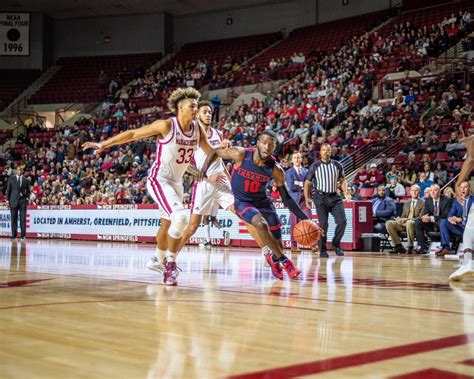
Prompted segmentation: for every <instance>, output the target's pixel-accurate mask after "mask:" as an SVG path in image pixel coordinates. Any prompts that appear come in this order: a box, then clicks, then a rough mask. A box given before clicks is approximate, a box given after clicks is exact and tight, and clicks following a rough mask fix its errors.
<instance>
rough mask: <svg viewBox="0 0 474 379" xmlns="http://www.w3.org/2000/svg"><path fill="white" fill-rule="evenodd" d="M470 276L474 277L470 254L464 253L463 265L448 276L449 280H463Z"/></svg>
mask: <svg viewBox="0 0 474 379" xmlns="http://www.w3.org/2000/svg"><path fill="white" fill-rule="evenodd" d="M470 276H474V267H473V262H472V253H465V254H464V261H463V263H462V264H461V266H460V267H459V268H458V269H457V270H456V271H454V272H453V273H452V274H451V275H450V276H449V280H456V281H457V280H464V279H466V278H468V277H470Z"/></svg>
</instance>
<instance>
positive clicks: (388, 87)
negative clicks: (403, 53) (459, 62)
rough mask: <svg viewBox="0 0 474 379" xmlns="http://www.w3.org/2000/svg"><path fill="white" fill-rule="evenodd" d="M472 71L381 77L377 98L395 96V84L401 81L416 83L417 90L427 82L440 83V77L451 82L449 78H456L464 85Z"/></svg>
mask: <svg viewBox="0 0 474 379" xmlns="http://www.w3.org/2000/svg"><path fill="white" fill-rule="evenodd" d="M472 73H473V69H472V68H471V69H467V70H464V71H453V72H442V73H437V74H429V75H423V76H418V77H403V78H399V79H382V80H380V82H379V84H378V93H379V98H385V99H386V98H389V97H395V91H396V90H397V89H398V87H397V84H399V85H400V82H402V81H409V82H412V83H417V84H418V91H419V90H420V89H421V87H422V86H423V85H425V84H427V83H429V82H436V83H442V82H444V81H443V80H441V79H448V82H449V83H451V80H449V79H450V78H451V79H458V80H459V81H460V82H462V85H463V86H464V85H465V84H466V83H469V80H470V77H471V75H472Z"/></svg>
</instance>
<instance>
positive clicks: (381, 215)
mask: <svg viewBox="0 0 474 379" xmlns="http://www.w3.org/2000/svg"><path fill="white" fill-rule="evenodd" d="M396 212H397V209H396V206H395V203H394V201H393V200H392V199H391V198H389V197H388V196H387V193H386V191H385V186H384V185H383V184H382V185H380V186H378V187H377V194H376V195H375V196H374V197H373V198H372V214H373V216H374V217H373V218H374V231H375V232H376V233H384V232H385V228H384V226H385V223H386V222H387V221H388V220H390V219H391V218H393V217H395V214H396Z"/></svg>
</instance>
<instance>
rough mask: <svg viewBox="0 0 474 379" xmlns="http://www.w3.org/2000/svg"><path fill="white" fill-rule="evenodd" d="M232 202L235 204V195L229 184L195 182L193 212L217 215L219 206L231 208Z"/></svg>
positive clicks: (192, 202) (203, 214)
mask: <svg viewBox="0 0 474 379" xmlns="http://www.w3.org/2000/svg"><path fill="white" fill-rule="evenodd" d="M232 204H234V195H233V194H232V190H231V188H230V185H229V184H219V183H217V184H215V183H209V182H207V181H202V182H197V181H196V182H194V187H193V196H192V201H191V213H193V214H197V215H202V216H216V215H217V211H218V209H219V207H221V208H222V209H229V207H230V206H231V205H232Z"/></svg>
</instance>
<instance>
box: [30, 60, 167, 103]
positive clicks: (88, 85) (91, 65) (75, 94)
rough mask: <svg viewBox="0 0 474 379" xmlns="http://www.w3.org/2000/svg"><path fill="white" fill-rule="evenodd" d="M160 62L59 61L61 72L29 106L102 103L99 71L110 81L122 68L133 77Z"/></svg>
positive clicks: (41, 90)
mask: <svg viewBox="0 0 474 379" xmlns="http://www.w3.org/2000/svg"><path fill="white" fill-rule="evenodd" d="M161 58H162V54H161V53H149V54H133V55H111V56H98V57H94V56H91V57H71V58H61V59H59V61H58V65H60V66H61V68H60V70H59V71H58V72H57V73H56V74H55V75H54V76H53V77H52V78H51V79H50V80H49V81H48V82H47V83H46V84H45V85H44V86H43V87H42V88H41V89H40V90H39V91H38V92H37V93H36V94H35V95H34V96H33V97H32V98H31V99H30V103H32V104H51V103H88V102H95V101H101V100H103V99H104V97H105V96H106V95H107V93H108V90H107V89H106V88H101V87H100V84H99V75H100V72H101V70H103V71H104V73H105V74H106V75H107V76H108V79H109V80H112V79H114V78H115V77H116V76H117V74H118V73H119V72H120V71H121V70H123V69H124V68H126V69H127V71H128V72H129V73H130V74H133V73H134V71H135V70H137V69H139V68H141V69H143V70H145V69H147V68H148V67H149V66H151V65H152V64H154V63H156V62H158V61H159V60H160V59H161ZM129 79H131V77H128V78H124V82H125V83H126V81H127V80H129ZM125 83H124V84H125ZM107 86H108V84H107Z"/></svg>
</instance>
